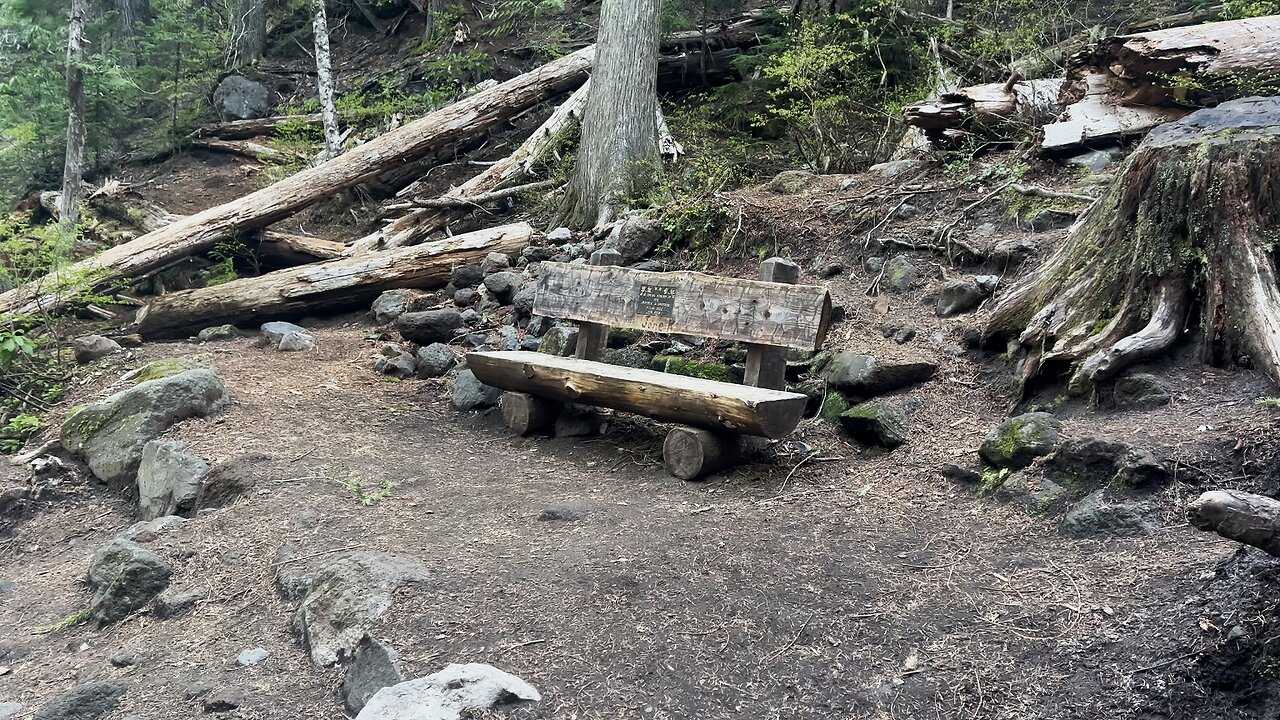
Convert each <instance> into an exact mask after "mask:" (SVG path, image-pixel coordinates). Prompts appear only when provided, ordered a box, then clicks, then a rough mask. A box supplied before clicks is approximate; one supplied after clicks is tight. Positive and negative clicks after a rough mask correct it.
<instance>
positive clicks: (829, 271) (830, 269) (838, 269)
mask: <svg viewBox="0 0 1280 720" xmlns="http://www.w3.org/2000/svg"><path fill="white" fill-rule="evenodd" d="M842 272H844V264H843V263H838V262H829V263H827V264H826V265H823V266H822V269H821V270H819V271H818V274H819V275H820V276H822V277H824V278H833V277H835V276H837V275H839V274H840V273H842Z"/></svg>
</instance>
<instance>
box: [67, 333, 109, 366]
mask: <svg viewBox="0 0 1280 720" xmlns="http://www.w3.org/2000/svg"><path fill="white" fill-rule="evenodd" d="M71 348H72V351H73V352H74V353H75V356H76V362H78V363H81V364H84V363H91V362H93V361H94V360H100V359H102V358H104V357H106V356H108V355H111V354H113V353H118V352H120V349H121V348H120V343H118V342H116V341H115V340H112V339H111V338H106V337H103V336H101V335H85V336H84V337H78V338H76V339H75V340H74V341H73V342H72V343H71Z"/></svg>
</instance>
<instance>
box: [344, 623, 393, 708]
mask: <svg viewBox="0 0 1280 720" xmlns="http://www.w3.org/2000/svg"><path fill="white" fill-rule="evenodd" d="M402 682H404V672H403V671H402V670H401V669H400V655H399V654H398V653H396V651H395V650H392V649H391V648H389V647H387V646H386V645H383V644H382V643H380V642H378V641H377V640H374V639H373V638H371V637H369V636H368V635H366V636H364V638H363V639H362V640H361V641H360V644H358V645H356V650H355V654H354V657H353V658H352V660H351V664H350V665H348V666H347V669H346V672H344V673H343V675H342V687H341V688H340V690H339V692H340V693H341V695H342V704H343V706H345V707H346V709H347V712H348V713H351V714H352V715H356V714H358V713H359V712H360V711H361V710H363V709H364V706H365V705H366V704H368V702H369V698H372V697H373V696H374V694H376V693H377V692H378V691H379V690H381V689H382V688H384V687H391V686H392V685H398V684H400V683H402Z"/></svg>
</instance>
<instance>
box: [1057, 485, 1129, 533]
mask: <svg viewBox="0 0 1280 720" xmlns="http://www.w3.org/2000/svg"><path fill="white" fill-rule="evenodd" d="M1144 515H1145V514H1144V512H1143V511H1142V508H1141V507H1140V506H1137V505H1134V504H1130V503H1125V502H1114V501H1112V500H1110V499H1108V497H1107V492H1106V491H1105V490H1097V491H1095V492H1093V493H1091V494H1090V495H1089V496H1088V497H1086V498H1085V499H1083V500H1081V501H1080V502H1078V503H1076V505H1075V507H1073V508H1071V510H1070V511H1068V512H1067V514H1066V516H1064V517H1063V518H1062V523H1061V524H1060V525H1059V526H1058V531H1059V532H1061V533H1062V534H1063V535H1065V536H1067V537H1073V538H1089V537H1133V536H1136V535H1145V534H1147V533H1149V532H1151V529H1152V525H1151V524H1150V523H1148V522H1147V521H1146V519H1145V517H1144Z"/></svg>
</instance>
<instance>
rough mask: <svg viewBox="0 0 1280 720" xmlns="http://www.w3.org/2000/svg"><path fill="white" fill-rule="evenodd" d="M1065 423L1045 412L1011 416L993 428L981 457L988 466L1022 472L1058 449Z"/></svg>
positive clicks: (985, 442)
mask: <svg viewBox="0 0 1280 720" xmlns="http://www.w3.org/2000/svg"><path fill="white" fill-rule="evenodd" d="M1061 429H1062V421H1061V420H1059V419H1058V418H1056V417H1054V416H1052V415H1050V414H1049V413H1044V412H1034V413H1027V414H1025V415H1018V416H1017V417H1011V418H1009V419H1008V420H1005V421H1004V422H1002V423H1000V424H999V425H997V426H996V427H994V428H992V430H991V432H989V433H987V437H986V439H984V440H983V441H982V447H981V448H980V449H979V450H978V454H979V455H981V456H982V459H983V460H986V461H987V462H988V463H990V464H992V465H994V466H996V467H1000V468H1011V469H1013V470H1020V469H1022V468H1024V467H1026V466H1028V465H1030V464H1031V463H1032V462H1033V461H1034V460H1035V459H1036V458H1038V457H1043V456H1045V455H1048V454H1049V453H1052V452H1053V451H1054V449H1056V448H1057V447H1058V441H1059V431H1061Z"/></svg>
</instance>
